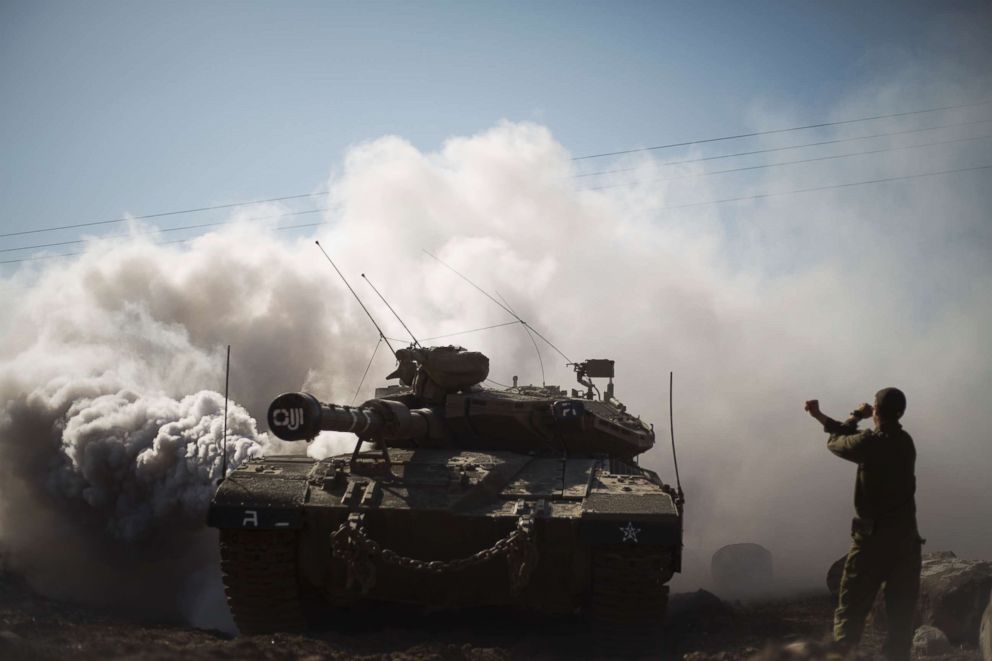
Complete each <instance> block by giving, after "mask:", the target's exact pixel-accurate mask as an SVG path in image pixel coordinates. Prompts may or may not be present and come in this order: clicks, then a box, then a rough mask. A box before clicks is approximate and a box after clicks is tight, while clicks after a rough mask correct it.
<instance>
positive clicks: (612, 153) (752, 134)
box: [572, 101, 992, 161]
mask: <svg viewBox="0 0 992 661" xmlns="http://www.w3.org/2000/svg"><path fill="white" fill-rule="evenodd" d="M989 103H992V101H983V102H981V103H966V104H962V105H957V106H943V107H940V108H928V109H926V110H909V111H906V112H894V113H888V114H885V115H874V116H872V117H859V118H857V119H844V120H840V121H837V122H819V123H817V124H806V125H804V126H792V127H789V128H785V129H771V130H769V131H752V132H750V133H738V134H736V135H724V136H720V137H718V138H704V139H700V140H686V141H684V142H672V143H669V144H667V145H656V146H654V147H636V148H633V149H621V150H619V151H609V152H603V153H601V154H589V155H587V156H576V157H575V158H573V159H572V160H573V161H584V160H587V159H590V158H602V157H604V156H622V155H624V154H634V153H637V152H642V151H656V150H658V149H670V148H672V147H688V146H689V145H702V144H706V143H710V142H721V141H724V140H737V139H740V138H754V137H757V136H759V135H775V134H777V133H790V132H792V131H804V130H806V129H819V128H826V127H828V126H842V125H844V124H854V123H857V122H870V121H872V120H876V119H890V118H893V117H908V116H910V115H922V114H924V113H928V112H940V111H942V110H958V109H960V108H972V107H975V106H985V105H988V104H989Z"/></svg>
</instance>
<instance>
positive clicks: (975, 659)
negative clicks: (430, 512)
mask: <svg viewBox="0 0 992 661" xmlns="http://www.w3.org/2000/svg"><path fill="white" fill-rule="evenodd" d="M830 616H831V599H830V596H829V595H828V594H826V593H823V594H812V595H805V596H797V597H794V598H788V599H775V600H767V601H761V602H754V603H748V604H741V603H735V604H726V603H723V602H721V601H720V600H718V599H716V598H715V597H713V596H712V595H710V594H709V593H705V592H698V593H690V594H681V595H675V596H674V597H673V598H672V602H671V607H670V614H669V617H668V622H667V625H666V629H665V632H664V634H665V635H664V651H663V652H662V653H661V655H660V657H661V658H669V659H680V658H687V661H708V660H715V659H719V660H720V661H735V660H737V659H745V658H749V657H751V656H753V655H755V654H756V653H758V652H759V651H762V650H766V653H765V655H764V656H765V657H766V658H789V657H788V656H785V655H783V654H782V653H781V652H778V653H771V654H770V653H768V652H767V650H768V649H774V646H775V645H782V644H788V643H790V642H794V641H796V640H800V639H806V640H813V641H818V640H823V639H824V638H825V637H826V636H827V635H828V632H829V623H830ZM878 644H879V638H878V636H877V635H876V634H872V635H871V636H870V637H869V640H868V641H867V651H868V652H869V653H870V652H872V651H877V649H878ZM769 645H772V646H773V647H772V648H769V647H768V646H769ZM614 652H616V650H614V649H613V648H612V647H611V646H610V645H609V644H601V643H600V644H597V641H596V640H595V639H594V638H593V636H591V635H590V634H589V633H588V632H587V631H586V629H585V627H584V626H583V624H582V622H580V621H578V620H576V619H572V618H563V619H555V618H543V617H534V616H528V615H521V614H516V613H513V612H507V611H486V612H473V613H460V614H456V615H451V614H436V615H432V616H417V617H412V618H411V617H409V616H402V615H399V614H388V615H385V616H382V617H377V618H376V620H375V621H370V620H369V619H361V620H356V621H350V622H339V623H337V625H336V626H335V629H334V630H332V631H327V632H322V633H315V634H310V635H284V634H279V635H273V636H251V637H232V636H230V635H227V634H223V633H221V632H217V631H206V630H200V629H193V628H188V627H181V626H169V625H163V624H156V623H153V622H142V621H136V620H134V619H131V618H129V617H127V616H125V615H121V614H113V613H109V612H99V611H94V610H92V609H88V608H84V607H80V606H76V605H72V604H66V603H61V602H57V601H53V600H50V599H46V598H44V597H41V596H39V595H37V594H34V593H33V592H32V591H31V590H29V589H28V588H27V587H26V586H25V585H24V584H23V583H22V582H20V581H18V580H16V579H13V578H10V577H7V578H6V579H0V658H2V659H64V658H70V657H71V658H73V659H179V658H182V659H189V660H194V659H384V660H385V659H389V660H392V661H399V660H406V659H410V660H421V659H445V660H452V661H454V660H460V659H472V660H479V661H483V660H484V661H497V660H503V659H521V658H527V659H546V660H557V659H573V658H610V657H626V656H629V655H628V654H621V653H614ZM792 658H795V657H792ZM979 659H980V656H979V654H978V653H977V651H976V650H975V649H967V648H965V649H957V650H954V651H953V653H951V654H949V655H946V656H944V657H943V661H979Z"/></svg>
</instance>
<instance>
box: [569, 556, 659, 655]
mask: <svg viewBox="0 0 992 661" xmlns="http://www.w3.org/2000/svg"><path fill="white" fill-rule="evenodd" d="M671 575H672V570H671V562H670V559H669V556H668V554H666V553H661V552H659V551H658V549H657V548H654V549H651V548H644V547H635V546H614V547H601V548H595V549H593V553H592V585H591V589H590V593H589V602H588V605H587V608H586V613H587V616H588V619H589V621H590V624H592V628H593V631H594V632H595V634H596V636H597V639H598V641H599V642H600V643H601V645H602V647H603V648H604V649H603V651H610V652H612V653H614V654H626V653H632V652H651V651H656V650H657V648H658V646H659V645H660V643H661V629H662V626H663V624H664V620H665V610H666V608H667V606H668V586H667V585H665V582H666V581H667V580H668V579H669V578H670V577H671Z"/></svg>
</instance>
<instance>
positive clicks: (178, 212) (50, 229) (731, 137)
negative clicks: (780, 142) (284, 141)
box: [0, 101, 992, 238]
mask: <svg viewBox="0 0 992 661" xmlns="http://www.w3.org/2000/svg"><path fill="white" fill-rule="evenodd" d="M990 103H992V101H983V102H980V103H968V104H961V105H954V106H943V107H939V108H928V109H925V110H910V111H905V112H898V113H888V114H884V115H874V116H871V117H860V118H856V119H846V120H841V121H836V122H820V123H816V124H807V125H804V126H793V127H789V128H783V129H773V130H770V131H753V132H751V133H740V134H737V135H728V136H721V137H717V138H704V139H699V140H687V141H683V142H676V143H670V144H666V145H656V146H653V147H639V148H635V149H624V150H620V151H614V152H603V153H600V154H587V155H585V156H575V157H573V158H572V160H573V161H581V160H587V159H593V158H601V157H604V156H620V155H623V154H632V153H637V152H644V151H655V150H659V149H668V148H672V147H686V146H689V145H697V144H707V143H711V142H720V141H724V140H735V139H738V138H749V137H755V136H759V135H773V134H778V133H788V132H793V131H802V130H806V129H813V128H824V127H828V126H841V125H845V124H854V123H857V122H867V121H873V120H877V119H886V118H894V117H907V116H912V115H921V114H925V113H932V112H940V111H946V110H958V109H962V108H972V107H978V106H986V105H989V104H990ZM951 126H954V125H953V124H952V125H951ZM934 128H936V127H934ZM919 130H932V129H919ZM881 135H888V134H881ZM893 135H894V133H893ZM872 137H875V136H872ZM854 139H861V138H854ZM828 142H832V141H828ZM813 144H827V142H824V143H813ZM784 149H791V147H787V148H784ZM762 151H764V150H761V151H758V152H755V153H762ZM717 158H729V156H727V157H717ZM591 174H598V173H591ZM580 176H581V175H580ZM327 192H328V191H327V190H318V191H314V192H311V193H298V194H294V195H282V196H279V197H269V198H264V199H258V200H252V201H248V202H230V203H227V204H215V205H210V206H203V207H195V208H190V209H177V210H173V211H161V212H158V213H149V214H142V215H138V216H130V217H125V218H111V219H108V220H96V221H90V222H85V223H73V224H69V225H59V226H53V227H44V228H39V229H32V230H21V231H18V232H6V233H3V234H0V238H7V237H11V236H23V235H26V234H39V233H42V232H54V231H57V230H64V229H77V228H80V227H94V226H98V225H109V224H113V223H123V222H127V221H128V220H145V219H149V218H163V217H166V216H176V215H181V214H188V213H198V212H202V211H213V210H217V209H232V208H235V207H242V206H248V205H252V204H263V203H267V202H284V201H287V200H297V199H302V198H306V197H315V196H317V195H324V194H326V193H327Z"/></svg>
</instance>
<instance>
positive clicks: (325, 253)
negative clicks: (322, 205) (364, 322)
mask: <svg viewBox="0 0 992 661" xmlns="http://www.w3.org/2000/svg"><path fill="white" fill-rule="evenodd" d="M314 243H316V244H317V247H318V248H320V252H322V253H324V257H326V258H327V261H328V262H330V263H331V266H332V267H334V270H335V271H337V274H338V275H339V276H341V280H342V281H344V285H345V287H347V288H348V291H350V292H351V295H352V296H354V297H355V300H356V301H358V304H359V305H361V306H362V309H363V310H365V314H366V315H368V318H369V321H371V322H372V325H373V326H375V329H376V330H377V331H379V337H381V338H382V341H383V342H385V343H386V346H387V347H389V350H390V351H391V352H392V353H393V356H394V357H395V356H396V349H394V348H393V345H392V344H390V343H389V339H388V338H387V337H386V335H385V333H383V332H382V329H381V328H379V324H377V323H375V317H373V316H372V313H371V312H369V309H368V308H367V307H365V304H364V303H362V299H360V298H359V297H358V294H357V293H355V290H354V289H352V288H351V285H349V284H348V279H347V278H346V277H344V274H343V273H341V269H339V268H338V267H337V264H335V263H334V260H333V259H331V256H330V255H328V254H327V251H326V250H324V246H322V245H320V241H314Z"/></svg>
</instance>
